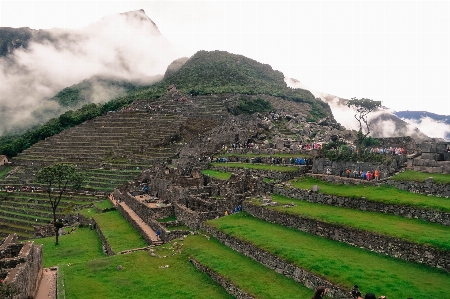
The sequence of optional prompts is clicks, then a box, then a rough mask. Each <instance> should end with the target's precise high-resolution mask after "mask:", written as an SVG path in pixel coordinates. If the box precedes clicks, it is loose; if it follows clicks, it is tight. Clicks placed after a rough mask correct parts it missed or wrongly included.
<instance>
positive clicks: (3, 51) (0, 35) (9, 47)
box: [0, 27, 34, 57]
mask: <svg viewBox="0 0 450 299" xmlns="http://www.w3.org/2000/svg"><path fill="white" fill-rule="evenodd" d="M33 31H34V30H32V29H30V28H28V27H25V28H10V27H0V57H1V56H6V55H8V54H11V53H12V52H13V51H14V50H15V49H17V48H21V47H22V48H27V46H28V41H29V40H30V39H31V37H32V36H33Z"/></svg>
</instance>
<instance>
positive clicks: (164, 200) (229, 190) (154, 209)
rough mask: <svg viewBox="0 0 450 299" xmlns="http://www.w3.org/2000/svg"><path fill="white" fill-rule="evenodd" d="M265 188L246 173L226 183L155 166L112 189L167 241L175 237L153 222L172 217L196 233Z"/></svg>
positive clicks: (194, 171) (237, 173) (197, 171)
mask: <svg viewBox="0 0 450 299" xmlns="http://www.w3.org/2000/svg"><path fill="white" fill-rule="evenodd" d="M268 188H270V186H268V185H267V184H264V182H263V177H262V176H256V175H255V173H254V172H253V171H249V170H244V169H242V170H236V171H235V172H234V173H233V174H232V176H231V177H230V179H229V180H227V181H222V180H216V179H214V178H211V177H208V176H205V175H203V174H202V173H201V171H200V169H199V168H197V167H193V168H190V169H186V168H184V169H183V168H169V167H164V166H159V167H154V168H153V169H149V170H146V171H144V172H143V173H142V175H141V176H140V177H139V178H138V180H137V181H136V182H133V183H130V184H128V185H126V186H123V187H122V188H120V189H116V190H115V192H114V197H115V198H116V199H118V200H120V201H123V202H125V203H126V204H127V205H128V206H129V207H130V208H131V209H132V210H133V211H134V212H135V213H136V214H137V215H138V216H139V217H140V218H141V219H142V220H143V221H144V222H145V223H146V224H147V225H149V226H150V227H151V228H152V229H153V230H154V231H156V230H160V231H161V239H162V240H164V241H170V240H171V239H173V238H176V237H177V235H176V233H174V232H173V231H169V230H167V229H166V227H164V226H165V225H166V224H165V223H159V222H157V221H156V220H158V219H163V218H166V217H169V216H176V219H177V222H178V223H179V224H184V225H186V226H188V227H189V228H190V229H192V230H198V229H199V228H200V226H201V224H202V223H203V222H204V221H206V220H209V219H214V218H216V217H218V216H221V215H224V214H225V212H227V213H231V212H232V211H234V210H235V209H236V208H237V207H239V206H242V203H243V201H244V200H245V199H246V198H248V197H249V196H253V195H255V194H265V193H267V192H270V190H268ZM143 190H145V191H143ZM133 195H134V196H133ZM154 203H159V204H158V205H155V204H154ZM171 235H173V236H171Z"/></svg>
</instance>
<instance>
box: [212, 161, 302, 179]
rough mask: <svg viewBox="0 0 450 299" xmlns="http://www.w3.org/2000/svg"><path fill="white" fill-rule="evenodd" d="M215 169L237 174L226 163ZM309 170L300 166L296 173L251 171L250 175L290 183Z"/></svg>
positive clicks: (234, 169)
mask: <svg viewBox="0 0 450 299" xmlns="http://www.w3.org/2000/svg"><path fill="white" fill-rule="evenodd" d="M214 169H216V170H219V171H226V172H236V167H227V164H226V163H223V165H221V166H214ZM308 170H309V166H298V170H296V171H285V172H280V171H274V170H253V169H250V170H249V173H251V174H254V175H256V176H262V177H266V178H269V179H273V180H277V181H289V180H292V179H293V178H296V177H299V176H301V175H303V174H305V173H307V172H308Z"/></svg>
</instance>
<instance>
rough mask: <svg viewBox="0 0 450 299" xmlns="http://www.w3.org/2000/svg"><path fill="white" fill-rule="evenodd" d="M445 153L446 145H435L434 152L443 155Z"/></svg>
mask: <svg viewBox="0 0 450 299" xmlns="http://www.w3.org/2000/svg"><path fill="white" fill-rule="evenodd" d="M446 151H447V143H438V144H436V152H438V153H444V152H446Z"/></svg>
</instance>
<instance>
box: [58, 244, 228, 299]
mask: <svg viewBox="0 0 450 299" xmlns="http://www.w3.org/2000/svg"><path fill="white" fill-rule="evenodd" d="M171 253H172V251H171V250H166V251H164V250H163V251H161V252H160V253H159V254H160V255H163V254H164V255H163V256H166V257H165V258H158V257H151V256H150V254H149V253H148V252H147V251H138V252H134V253H131V254H124V255H115V256H111V257H104V258H98V259H94V260H90V261H86V262H84V263H79V264H75V265H71V266H67V265H63V266H62V270H63V271H64V277H65V283H64V284H65V286H64V287H65V294H66V299H86V298H89V299H97V298H98V299H104V298H109V299H123V298H127V299H142V298H165V299H166V298H167V299H171V298H173V299H177V298H200V299H201V298H205V299H210V298H230V299H231V298H232V297H231V296H230V295H228V294H227V293H226V292H225V290H224V289H223V288H222V287H220V286H219V285H217V284H216V283H215V282H214V281H212V280H211V278H209V277H208V276H207V275H206V274H203V273H202V272H200V271H198V270H197V269H196V268H195V267H194V266H193V265H192V264H191V263H190V262H189V261H188V259H187V258H186V257H185V256H184V255H175V256H171ZM119 265H121V266H122V270H117V266H119ZM166 265H168V268H160V267H161V266H166Z"/></svg>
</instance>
